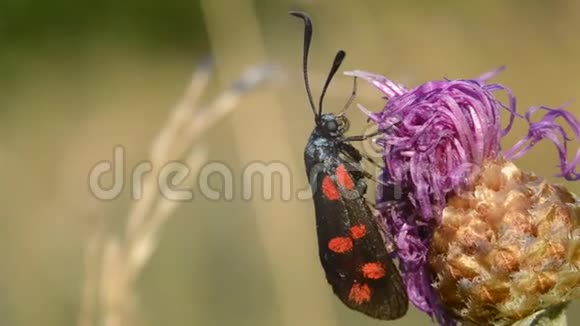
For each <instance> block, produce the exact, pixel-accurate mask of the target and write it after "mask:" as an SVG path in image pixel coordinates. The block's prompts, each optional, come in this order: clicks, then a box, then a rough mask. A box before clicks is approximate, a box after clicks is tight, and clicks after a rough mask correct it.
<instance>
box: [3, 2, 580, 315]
mask: <svg viewBox="0 0 580 326" xmlns="http://www.w3.org/2000/svg"><path fill="white" fill-rule="evenodd" d="M295 9H301V10H305V11H308V12H309V13H310V14H311V15H312V17H313V20H314V23H315V36H314V43H313V47H312V52H311V70H312V80H313V81H312V84H313V88H314V93H315V94H318V92H319V90H320V85H321V84H322V82H323V78H324V75H325V74H326V71H327V69H328V68H329V66H330V63H331V60H332V57H333V55H334V53H335V51H336V50H337V49H339V48H342V49H345V50H346V51H347V54H348V55H347V59H346V62H345V65H344V67H343V69H344V70H347V69H364V70H369V71H373V72H377V73H382V74H385V75H388V76H389V77H391V78H392V79H395V80H397V81H399V82H400V83H403V84H407V85H417V84H419V83H421V82H423V81H426V80H429V79H437V78H441V77H443V76H447V77H450V78H469V77H474V76H477V75H479V74H481V73H483V72H486V71H488V70H491V69H493V68H495V67H497V66H499V65H503V64H505V65H507V66H508V69H507V71H505V72H504V73H502V74H501V75H500V76H499V77H497V78H496V79H495V81H498V82H501V83H503V84H505V85H507V86H508V87H510V88H511V89H512V90H513V92H514V93H515V94H516V96H517V97H518V106H519V108H520V112H521V111H522V110H523V109H524V108H527V107H529V106H532V105H539V104H544V105H549V106H560V105H562V104H564V103H566V102H568V101H569V100H572V99H575V98H579V97H580V61H579V60H578V58H580V42H579V41H578V34H577V31H578V30H580V2H577V1H572V0H569V1H565V0H559V1H549V2H548V1H510V2H507V1H485V2H484V1H479V2H477V3H476V2H466V1H437V2H434V1H384V0H361V1H356V2H355V1H328V0H309V1H307V0H301V1H298V0H295V1H290V0H288V1H268V0H256V1H247V0H238V1H224V0H206V1H178V0H165V1H162V2H159V1H149V0H147V1H143V0H141V1H136V0H129V1H124V2H119V1H100V2H95V3H90V2H84V3H83V2H78V1H70V0H53V1H48V2H40V1H21V0H1V1H0V180H1V181H0V184H1V185H0V203H1V204H0V325H1V326H4V325H47V326H52V325H58V326H60V325H74V324H76V322H77V319H78V311H79V306H80V303H79V302H80V297H81V287H82V282H83V250H84V246H85V243H86V240H87V238H88V235H89V234H91V227H93V226H94V224H95V223H94V219H95V218H96V216H98V215H106V216H107V217H108V218H109V219H110V220H113V221H123V219H124V218H125V217H126V215H127V210H128V207H129V205H130V200H129V195H128V191H127V190H126V191H125V192H124V195H123V196H122V198H120V199H118V200H115V201H111V202H98V201H97V200H96V199H95V198H93V197H92V196H91V195H90V192H89V191H88V186H87V176H88V171H89V170H90V168H91V167H92V166H93V165H94V164H95V163H97V162H99V161H102V160H109V159H111V155H112V149H113V147H114V146H115V145H117V144H121V145H123V146H125V148H126V149H127V154H128V161H127V165H128V166H129V167H132V166H134V164H136V163H137V162H139V161H141V160H143V159H145V158H146V157H147V151H148V149H149V144H150V143H151V141H152V138H153V137H154V136H155V134H156V133H157V131H158V129H159V128H160V127H161V126H162V124H163V122H164V121H165V118H166V116H167V113H168V110H169V108H171V107H172V106H173V105H174V104H175V102H176V101H177V99H178V98H179V97H180V96H181V94H182V92H183V90H184V88H185V86H186V85H187V83H188V81H189V77H190V75H191V72H192V71H193V69H194V68H195V66H196V64H197V63H198V62H199V61H200V60H201V59H202V58H203V57H205V56H206V55H208V54H211V55H212V57H213V58H214V62H215V70H214V71H215V73H214V75H213V79H212V83H211V85H210V89H209V90H208V92H207V94H206V96H205V100H211V98H212V97H214V96H215V95H216V94H219V92H220V90H222V89H223V88H224V87H226V86H227V85H228V84H229V83H230V82H231V81H232V80H234V79H235V78H236V76H238V75H239V73H240V72H241V71H243V70H244V69H245V68H246V67H248V66H250V65H253V64H256V63H263V62H274V63H278V64H280V65H281V67H282V68H283V72H284V76H285V78H283V80H282V81H281V82H277V83H275V84H272V85H270V86H268V87H266V88H262V89H261V90H260V91H258V92H255V93H253V94H252V95H251V96H250V97H248V98H247V99H245V100H244V101H243V102H242V103H241V104H240V107H239V109H238V110H236V112H234V113H233V115H231V116H230V117H229V118H228V119H227V121H224V122H222V123H220V124H219V126H217V128H214V129H213V130H212V131H210V132H209V133H207V134H206V135H205V136H204V137H203V140H204V141H205V142H207V143H208V144H209V146H210V150H211V152H210V158H211V160H217V161H221V162H224V163H226V164H227V165H229V166H231V167H232V168H233V169H234V170H235V171H238V172H239V171H240V170H241V169H242V168H243V166H245V165H247V164H248V163H250V162H252V161H256V160H262V161H265V162H269V161H274V160H276V161H283V162H285V163H287V164H288V165H289V166H290V167H291V168H292V172H293V181H294V183H295V187H296V188H298V187H300V188H302V187H304V186H306V185H307V182H306V178H305V174H304V172H303V165H302V151H303V146H304V144H305V142H306V139H307V136H308V134H309V132H310V130H311V128H312V116H311V113H310V110H309V109H308V107H307V101H306V97H305V93H304V89H303V84H302V79H301V75H300V64H301V63H300V62H301V55H302V33H303V29H302V24H301V22H300V21H298V20H296V19H293V18H290V17H289V16H288V15H287V11H288V10H295ZM359 85H361V86H360V87H359V89H360V92H359V93H360V95H359V97H358V98H357V102H361V103H364V104H365V105H366V106H367V107H369V108H372V109H375V110H377V109H379V108H380V106H381V99H380V97H379V94H378V93H377V92H376V91H375V90H373V89H371V87H369V86H367V85H363V83H360V84H359ZM350 87H351V81H350V80H349V79H348V78H346V77H341V76H339V77H338V78H336V80H335V82H334V83H333V86H332V87H331V90H330V93H329V96H328V100H327V103H326V108H327V109H329V110H330V109H331V108H334V109H335V110H338V108H340V107H342V105H343V103H344V101H345V100H346V97H347V96H348V94H349V93H350ZM569 110H571V111H573V112H575V114H576V115H577V116H578V115H579V114H580V103H578V102H574V103H572V104H571V106H569ZM349 116H350V117H351V119H352V122H353V125H354V127H353V128H352V130H353V131H352V132H353V133H356V132H357V131H359V130H362V128H363V126H364V117H363V116H362V114H360V113H359V112H357V111H356V110H351V111H350V113H349ZM523 127H524V126H523V125H522V124H519V125H518V126H517V127H516V128H515V130H514V132H513V133H512V135H511V136H510V137H508V138H507V139H506V144H505V146H506V147H507V146H509V144H512V143H513V142H515V141H516V140H517V139H518V137H519V136H521V135H523V132H524V128H523ZM575 146H577V143H576V144H575ZM518 164H519V165H520V166H521V167H523V168H525V169H529V170H533V171H535V172H536V173H537V174H539V175H543V176H546V177H550V178H551V176H553V175H554V174H555V173H556V172H557V167H556V164H557V157H556V153H555V151H554V149H553V148H552V147H551V146H550V145H547V144H541V145H540V146H538V147H537V148H536V149H534V150H533V151H532V152H531V153H530V154H529V155H528V156H527V157H525V158H523V159H521V160H519V161H518ZM553 180H557V179H555V178H553ZM238 181H239V179H238ZM558 182H561V180H558ZM238 183H239V182H238ZM568 185H569V187H570V188H571V189H572V190H573V191H576V192H578V191H579V190H580V187H579V186H578V184H568ZM237 189H239V184H237ZM235 197H236V199H235V200H234V201H231V202H227V201H217V202H216V201H208V200H205V199H203V197H202V196H200V195H199V194H197V195H196V198H195V200H194V201H192V202H190V203H186V204H183V205H182V206H180V208H179V209H178V211H177V212H176V214H175V216H174V217H173V218H172V219H171V220H170V221H169V223H168V224H167V225H166V227H165V230H164V232H163V239H162V241H161V243H160V247H159V248H158V250H157V252H156V253H155V255H154V256H153V258H152V259H151V261H150V264H149V265H148V266H147V267H146V268H145V270H144V272H143V274H142V276H141V278H140V280H139V284H138V289H137V291H138V294H139V297H138V305H139V308H138V311H139V324H140V325H248V326H250V325H252V326H253V325H317V326H319V325H320V326H322V325H325V326H326V325H328V326H330V325H336V326H338V325H341V326H346V325H361V326H362V325H367V326H371V325H379V324H381V322H378V321H374V320H371V319H368V318H366V317H365V316H363V315H361V314H357V313H354V312H352V311H350V310H348V309H347V308H345V307H344V306H343V305H342V304H340V302H339V301H338V300H337V299H335V298H334V296H333V295H332V293H331V290H330V288H329V287H328V286H327V285H326V281H325V280H324V276H323V273H322V269H321V268H320V266H319V263H318V257H317V249H316V238H315V227H314V217H313V207H312V203H311V202H309V201H297V200H293V201H290V202H283V201H281V200H279V199H275V200H272V201H264V200H262V199H261V198H259V197H258V198H255V199H253V200H250V201H243V200H241V199H240V198H241V195H240V193H239V191H238V192H236V195H235ZM275 198H279V193H278V194H275ZM119 223H122V222H119ZM575 307H579V306H578V305H577V304H575ZM569 317H570V322H571V324H572V325H574V324H575V323H578V321H580V313H579V312H578V309H570V313H569ZM410 322H416V323H420V324H424V323H427V322H429V319H428V318H427V317H426V316H424V315H423V314H420V313H418V312H417V311H416V310H414V309H412V310H411V311H410V313H409V314H408V316H406V317H405V318H404V319H402V320H400V321H396V322H391V323H390V324H392V325H404V324H407V323H410Z"/></svg>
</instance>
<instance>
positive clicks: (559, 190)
mask: <svg viewBox="0 0 580 326" xmlns="http://www.w3.org/2000/svg"><path fill="white" fill-rule="evenodd" d="M501 70H503V69H498V70H496V71H493V72H490V73H487V74H485V75H483V76H480V77H479V78H475V79H470V80H448V79H446V80H438V81H430V82H427V83H425V84H422V85H420V86H418V87H416V88H414V89H410V90H408V89H406V88H404V87H403V86H401V85H398V84H396V83H394V82H392V81H390V80H389V79H387V78H386V77H383V76H380V75H376V74H371V73H368V72H363V71H352V72H347V73H346V74H347V75H350V76H356V77H359V78H363V79H365V80H367V81H368V82H370V83H371V84H372V85H374V86H375V87H376V88H378V89H379V90H380V91H381V92H382V93H384V95H386V98H387V99H388V102H387V104H386V106H385V108H384V109H383V110H382V111H381V112H377V113H372V112H369V111H368V110H366V109H364V108H362V109H363V111H365V113H366V114H367V115H368V116H369V118H370V119H371V120H372V121H373V122H374V123H376V124H377V126H378V128H379V131H381V138H379V139H378V140H377V143H378V144H379V145H381V146H382V148H383V150H384V151H383V158H384V162H385V171H384V174H383V180H384V181H385V183H387V184H389V183H390V184H393V185H397V186H401V187H402V189H403V192H404V194H405V196H404V197H403V198H402V199H401V200H398V201H397V202H392V201H391V202H389V201H388V200H389V199H390V196H388V195H386V194H385V191H387V190H390V189H389V187H385V186H381V187H380V188H379V189H378V190H379V191H378V194H377V208H378V209H379V211H380V213H381V217H380V221H379V222H380V223H382V224H383V225H384V227H385V228H386V229H388V230H389V231H390V233H391V234H393V235H396V236H395V239H394V240H395V243H396V245H397V247H398V250H397V254H398V257H399V262H400V268H401V271H402V273H403V275H404V277H405V283H406V287H407V292H408V294H409V298H410V300H411V301H412V302H413V303H414V304H415V306H417V307H418V308H419V309H421V310H423V311H425V312H427V313H428V314H430V315H431V316H433V317H434V318H436V319H437V321H438V322H439V323H441V324H454V323H455V322H456V321H461V322H463V323H466V324H470V323H472V324H477V325H485V324H511V323H513V322H514V321H517V320H521V319H522V318H524V317H526V316H528V315H531V314H533V313H535V312H536V311H539V310H541V309H545V308H549V307H554V306H557V305H560V304H562V303H564V302H568V301H570V300H573V299H578V298H580V244H579V242H580V239H578V238H579V237H580V221H579V219H580V201H578V200H577V199H576V197H575V196H574V195H573V194H571V193H570V192H568V191H567V190H566V189H565V188H564V187H561V186H558V185H553V184H550V183H548V182H547V181H545V180H543V179H542V178H539V177H536V176H535V175H533V174H532V173H527V172H524V171H521V170H520V169H519V168H517V167H516V166H515V165H514V164H513V163H512V162H511V161H512V160H514V159H516V158H519V157H521V156H523V155H524V154H526V153H527V152H528V151H529V150H530V149H531V148H532V147H533V146H534V145H535V144H536V143H537V142H539V141H540V140H542V139H547V140H549V141H551V142H553V143H554V144H555V146H556V148H557V150H558V151H557V152H558V156H559V161H560V169H561V174H560V176H562V177H564V178H566V179H568V180H579V179H580V173H578V172H577V171H576V166H577V165H578V164H579V163H580V148H579V149H577V150H576V153H575V155H574V156H573V157H572V159H570V160H569V159H568V151H569V148H568V147H569V146H568V145H569V142H570V141H571V139H570V138H569V137H568V135H567V134H566V131H565V129H564V128H563V127H562V126H561V125H560V124H558V121H559V120H561V121H564V122H566V123H567V124H568V125H569V127H570V129H571V130H572V132H573V133H574V134H575V136H576V139H578V138H579V137H580V122H579V121H578V120H577V119H576V118H575V117H574V116H573V115H572V114H570V113H569V112H567V111H565V110H563V109H551V108H547V107H537V108H532V109H530V110H528V111H527V112H526V114H525V115H520V114H518V113H517V112H516V99H515V97H514V96H513V95H512V93H511V91H510V90H509V89H508V88H506V87H504V86H502V85H500V84H489V83H487V80H488V79H490V78H491V77H493V76H495V75H496V74H497V73H498V72H500V71H501ZM499 91H503V92H505V93H506V94H507V97H508V101H507V102H508V103H503V102H501V101H500V100H498V98H497V97H496V93H497V92H499ZM501 110H506V111H507V112H508V113H509V120H508V122H507V123H506V126H505V127H504V128H502V124H501V121H500V111H501ZM539 111H542V112H544V113H545V114H544V115H543V117H541V118H540V119H539V120H538V121H534V120H533V119H532V118H533V115H534V114H535V113H538V112H539ZM516 118H522V119H524V120H525V121H526V122H527V123H528V125H529V131H528V133H527V135H526V136H525V137H524V138H523V139H522V140H521V141H519V142H517V143H516V144H515V145H514V146H513V147H512V148H510V149H508V150H506V151H502V148H501V145H500V144H501V140H502V137H504V136H505V135H507V134H508V132H509V131H510V129H511V127H512V124H513V122H514V120H515V119H516ZM557 120H558V121H557Z"/></svg>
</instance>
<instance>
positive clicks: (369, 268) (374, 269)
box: [362, 263, 386, 280]
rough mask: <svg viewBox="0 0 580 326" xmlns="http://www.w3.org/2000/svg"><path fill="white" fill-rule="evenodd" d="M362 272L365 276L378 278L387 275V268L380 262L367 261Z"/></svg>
mask: <svg viewBox="0 0 580 326" xmlns="http://www.w3.org/2000/svg"><path fill="white" fill-rule="evenodd" d="M362 274H363V276H364V277H365V278H368V279H371V280H378V279H380V278H383V277H385V274H386V272H385V269H384V268H383V266H381V264H380V263H366V264H364V265H363V267H362Z"/></svg>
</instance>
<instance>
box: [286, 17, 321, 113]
mask: <svg viewBox="0 0 580 326" xmlns="http://www.w3.org/2000/svg"><path fill="white" fill-rule="evenodd" d="M289 14H290V15H292V16H294V17H298V18H301V19H302V20H303V21H304V56H303V58H302V73H303V74H304V85H305V86H306V94H308V101H310V108H311V109H312V113H314V117H315V119H318V118H319V117H320V110H319V113H318V114H316V106H315V105H314V99H313V97H312V92H311V91H310V83H309V82H308V52H309V50H310V43H311V41H312V20H311V19H310V16H308V14H306V13H304V12H301V11H290V12H289Z"/></svg>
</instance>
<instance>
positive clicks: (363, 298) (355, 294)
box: [348, 283, 372, 304]
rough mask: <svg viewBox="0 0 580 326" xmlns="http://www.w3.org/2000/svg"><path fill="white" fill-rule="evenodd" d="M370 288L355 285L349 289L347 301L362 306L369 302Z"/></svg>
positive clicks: (363, 285)
mask: <svg viewBox="0 0 580 326" xmlns="http://www.w3.org/2000/svg"><path fill="white" fill-rule="evenodd" d="M371 294H372V293H371V288H370V287H369V286H368V285H366V284H358V283H355V284H353V285H352V287H351V288H350V292H349V294H348V299H349V300H351V301H353V302H354V303H356V304H363V303H365V302H369V301H371Z"/></svg>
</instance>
